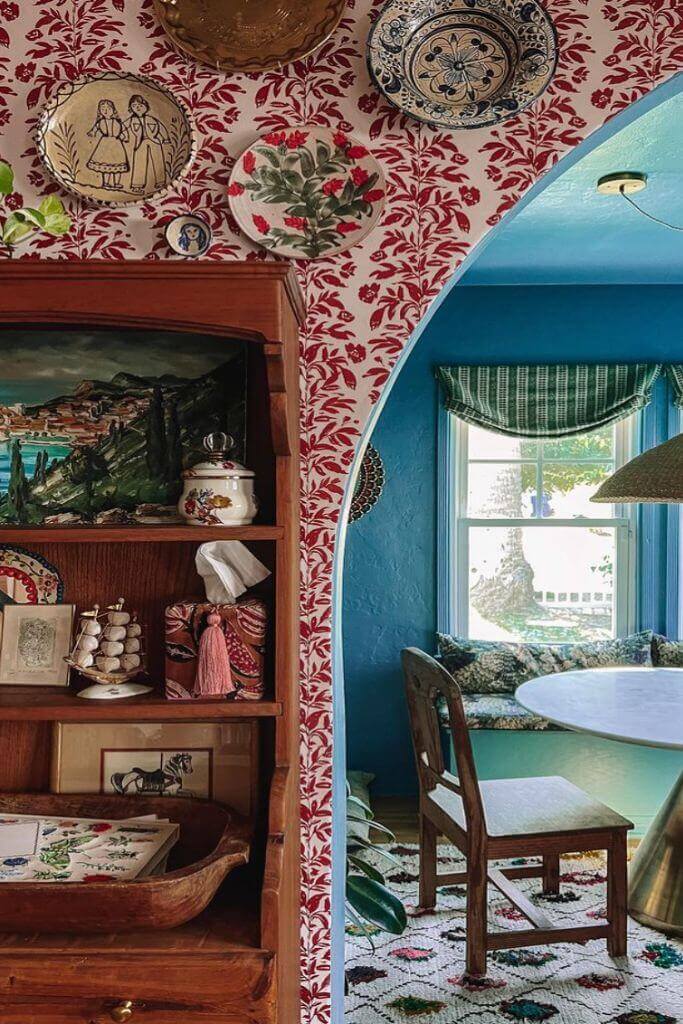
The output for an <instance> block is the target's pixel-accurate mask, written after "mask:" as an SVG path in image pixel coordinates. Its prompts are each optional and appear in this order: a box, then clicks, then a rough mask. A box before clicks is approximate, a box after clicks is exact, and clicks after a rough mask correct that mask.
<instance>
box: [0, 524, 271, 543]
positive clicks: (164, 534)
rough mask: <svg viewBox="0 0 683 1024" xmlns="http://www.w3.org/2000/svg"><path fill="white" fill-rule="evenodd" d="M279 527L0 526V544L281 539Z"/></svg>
mask: <svg viewBox="0 0 683 1024" xmlns="http://www.w3.org/2000/svg"><path fill="white" fill-rule="evenodd" d="M282 537H284V529H283V527H282V526H181V525H176V526H144V525H139V526H0V543H2V542H12V543H15V542H16V543H22V544H28V543H31V542H33V543H34V544H82V543H83V542H86V543H91V544H102V543H104V544H130V543H138V544H154V543H159V542H161V543H163V542H166V541H175V542H178V541H186V542H187V543H193V542H196V543H198V544H200V543H203V542H204V541H208V540H241V541H250V540H280V539H281V538H282Z"/></svg>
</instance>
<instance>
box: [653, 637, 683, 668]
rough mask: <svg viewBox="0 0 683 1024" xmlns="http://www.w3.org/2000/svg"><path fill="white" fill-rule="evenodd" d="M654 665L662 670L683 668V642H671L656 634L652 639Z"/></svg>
mask: <svg viewBox="0 0 683 1024" xmlns="http://www.w3.org/2000/svg"><path fill="white" fill-rule="evenodd" d="M652 664H653V665H660V666H661V667H662V668H683V640H669V639H668V637H665V636H660V635H659V634H658V633H655V635H654V636H653V637H652Z"/></svg>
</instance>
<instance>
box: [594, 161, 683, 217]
mask: <svg viewBox="0 0 683 1024" xmlns="http://www.w3.org/2000/svg"><path fill="white" fill-rule="evenodd" d="M595 188H596V191H598V192H599V193H600V195H602V196H619V197H620V198H621V199H623V200H624V201H625V202H627V203H628V205H629V206H631V207H632V208H633V209H634V210H637V211H638V213H640V214H642V216H643V217H646V218H647V219H648V220H651V221H652V222H653V223H654V224H660V225H661V226H662V227H664V228H670V229H671V230H672V231H683V224H672V223H671V221H668V220H664V219H663V218H662V217H656V216H655V215H654V213H649V212H648V211H647V210H644V209H643V208H642V206H638V203H636V202H635V201H634V200H633V199H631V196H632V195H635V193H636V192H642V191H643V189H645V188H647V174H643V172H642V171H612V172H611V173H610V174H603V176H602V177H601V178H598V180H597V183H596V186H595Z"/></svg>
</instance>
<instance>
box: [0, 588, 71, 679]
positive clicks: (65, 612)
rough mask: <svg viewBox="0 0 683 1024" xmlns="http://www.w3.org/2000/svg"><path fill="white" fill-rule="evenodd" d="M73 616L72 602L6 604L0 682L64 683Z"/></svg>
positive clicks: (0, 656)
mask: <svg viewBox="0 0 683 1024" xmlns="http://www.w3.org/2000/svg"><path fill="white" fill-rule="evenodd" d="M73 618H74V606H73V605H72V604H53V605H47V604H38V605H31V604H6V605H5V606H4V609H3V630H2V644H1V646H0V685H5V686H68V683H69V667H68V665H67V664H66V662H65V661H64V659H65V657H66V656H67V655H68V653H69V649H70V647H71V632H72V627H73Z"/></svg>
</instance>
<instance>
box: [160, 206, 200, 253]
mask: <svg viewBox="0 0 683 1024" xmlns="http://www.w3.org/2000/svg"><path fill="white" fill-rule="evenodd" d="M165 234H166V241H167V242H168V244H169V246H170V247H171V249H173V252H177V253H178V255H179V256H190V257H192V256H203V255H204V253H205V252H207V251H208V249H209V247H210V245H211V228H210V227H209V225H208V224H207V222H206V221H205V220H203V219H202V218H201V217H196V216H195V215H194V214H190V213H183V214H181V215H180V216H179V217H174V218H173V220H170V221H169V222H168V224H167V225H166V230H165Z"/></svg>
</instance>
